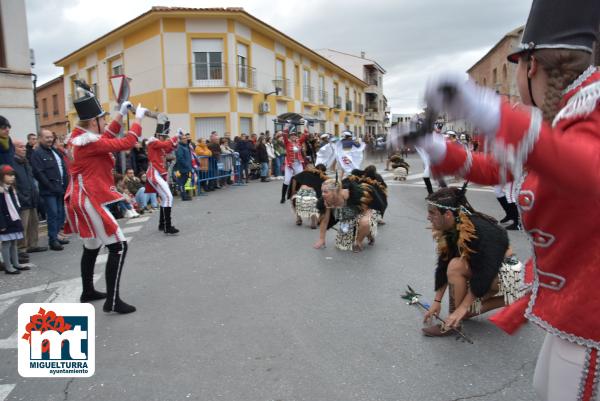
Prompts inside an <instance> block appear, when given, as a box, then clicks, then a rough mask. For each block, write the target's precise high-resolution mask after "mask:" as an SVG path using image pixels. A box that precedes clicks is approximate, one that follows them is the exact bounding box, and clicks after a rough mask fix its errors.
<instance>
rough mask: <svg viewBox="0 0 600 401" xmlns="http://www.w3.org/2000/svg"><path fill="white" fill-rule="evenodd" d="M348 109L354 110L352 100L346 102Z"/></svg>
mask: <svg viewBox="0 0 600 401" xmlns="http://www.w3.org/2000/svg"><path fill="white" fill-rule="evenodd" d="M346 111H352V101H351V100H348V101H347V102H346Z"/></svg>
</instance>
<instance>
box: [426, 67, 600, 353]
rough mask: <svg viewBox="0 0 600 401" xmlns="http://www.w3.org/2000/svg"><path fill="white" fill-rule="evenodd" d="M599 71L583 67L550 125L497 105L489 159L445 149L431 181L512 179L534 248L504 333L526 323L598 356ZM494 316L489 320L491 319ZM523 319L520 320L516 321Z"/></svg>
mask: <svg viewBox="0 0 600 401" xmlns="http://www.w3.org/2000/svg"><path fill="white" fill-rule="evenodd" d="M599 101H600V72H599V71H598V70H597V69H596V68H593V67H590V68H589V69H588V70H586V72H584V73H583V74H582V75H581V76H580V77H579V78H578V79H577V80H576V81H575V82H573V84H571V85H570V86H569V87H568V88H567V89H566V90H565V94H564V96H563V98H562V100H561V103H560V106H561V110H560V111H559V112H558V114H557V115H556V117H555V119H554V121H553V122H552V125H550V124H548V123H546V122H543V121H542V115H541V112H540V110H538V109H534V108H527V107H515V106H512V105H510V104H508V103H504V104H502V106H501V119H500V127H499V130H498V132H497V133H496V137H495V143H494V149H493V156H492V155H484V154H480V153H474V154H470V153H469V152H468V151H467V150H465V148H464V147H462V146H458V145H456V144H448V148H447V153H446V155H445V159H444V160H443V161H442V162H441V163H439V164H437V165H435V166H432V171H433V173H434V174H438V175H439V174H446V175H449V174H458V175H462V176H464V177H465V178H467V179H469V180H471V181H473V182H477V183H480V184H487V185H492V184H497V183H499V182H501V181H502V179H503V178H506V180H508V181H510V180H512V177H515V181H516V182H517V187H516V195H517V196H518V198H517V199H518V202H517V203H518V207H519V210H520V214H521V219H522V224H523V227H524V230H525V232H526V233H527V236H528V237H529V242H530V243H531V246H532V248H533V257H532V260H530V261H529V262H528V263H529V267H530V272H529V273H532V275H531V277H530V279H531V280H532V291H531V294H530V295H528V296H527V297H526V298H525V299H522V300H520V301H517V302H516V303H514V304H513V305H511V306H510V307H508V308H507V309H506V310H504V311H501V312H500V314H499V315H501V317H499V318H498V319H497V320H496V321H495V323H497V324H499V325H500V326H503V328H504V329H505V330H507V331H509V332H512V331H514V330H516V327H517V326H518V325H519V324H520V322H519V319H518V318H517V317H518V315H519V314H520V316H521V317H522V316H523V313H525V316H526V317H527V318H528V319H529V320H531V321H532V322H534V323H536V324H538V325H539V326H541V327H542V328H544V329H545V330H547V331H549V332H550V333H551V334H554V335H557V336H559V337H561V338H563V339H566V340H569V341H571V342H574V343H578V344H580V345H584V346H586V347H590V348H596V349H600V320H599V319H600V297H599V296H598V283H599V282H600V234H599V233H598V224H599V223H600V104H599ZM495 318H496V316H494V317H492V320H494V319H495ZM521 320H522V319H521Z"/></svg>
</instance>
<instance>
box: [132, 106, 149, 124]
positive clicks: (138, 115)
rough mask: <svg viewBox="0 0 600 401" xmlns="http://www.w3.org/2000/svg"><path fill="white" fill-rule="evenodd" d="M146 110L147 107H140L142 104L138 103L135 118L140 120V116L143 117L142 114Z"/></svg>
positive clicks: (143, 114) (144, 113)
mask: <svg viewBox="0 0 600 401" xmlns="http://www.w3.org/2000/svg"><path fill="white" fill-rule="evenodd" d="M147 111H148V109H147V108H145V107H142V104H141V103H138V106H137V108H136V109H135V118H137V119H139V120H141V119H142V118H144V116H145V115H146V112H147Z"/></svg>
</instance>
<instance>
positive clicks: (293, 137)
mask: <svg viewBox="0 0 600 401" xmlns="http://www.w3.org/2000/svg"><path fill="white" fill-rule="evenodd" d="M307 139H308V129H306V128H305V129H304V133H303V134H302V136H301V137H300V138H298V135H297V134H296V131H292V132H290V128H289V126H287V127H285V128H284V129H283V143H284V145H285V170H284V171H285V176H284V179H283V186H282V187H281V201H280V203H285V195H286V194H287V191H288V186H289V185H290V181H291V180H292V177H293V176H295V175H296V174H300V173H301V172H302V171H304V165H305V163H306V161H305V160H304V157H303V156H302V145H303V144H304V142H305V141H306V140H307Z"/></svg>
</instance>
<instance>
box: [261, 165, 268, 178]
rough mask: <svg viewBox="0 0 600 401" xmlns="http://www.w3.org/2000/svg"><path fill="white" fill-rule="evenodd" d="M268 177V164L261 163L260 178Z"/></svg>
mask: <svg viewBox="0 0 600 401" xmlns="http://www.w3.org/2000/svg"><path fill="white" fill-rule="evenodd" d="M267 175H269V162H263V163H261V164H260V176H261V177H266V176H267Z"/></svg>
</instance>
